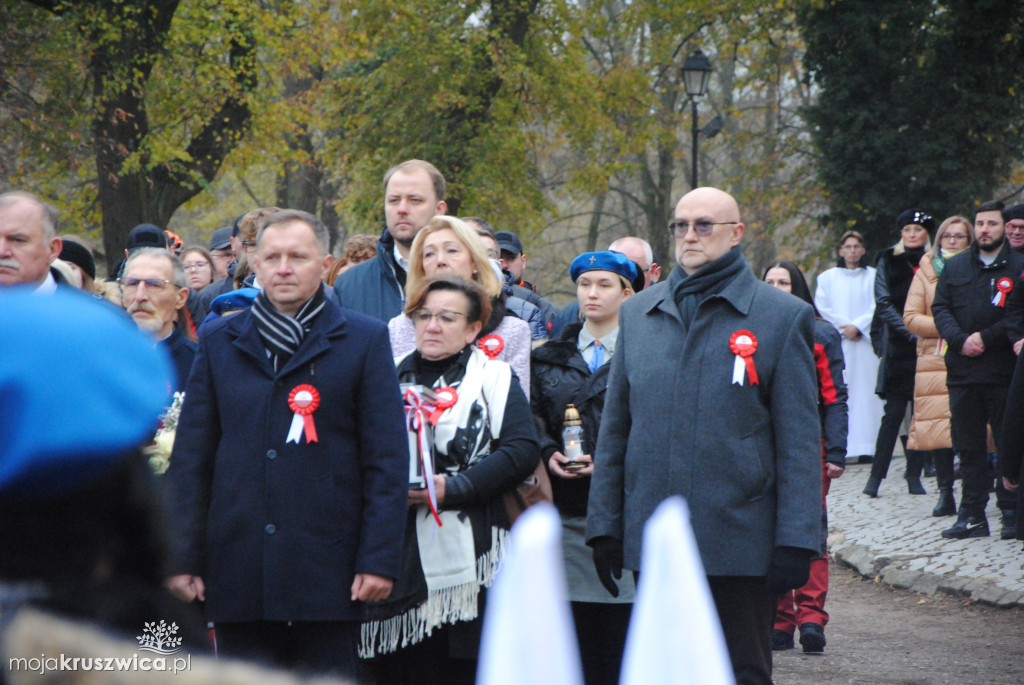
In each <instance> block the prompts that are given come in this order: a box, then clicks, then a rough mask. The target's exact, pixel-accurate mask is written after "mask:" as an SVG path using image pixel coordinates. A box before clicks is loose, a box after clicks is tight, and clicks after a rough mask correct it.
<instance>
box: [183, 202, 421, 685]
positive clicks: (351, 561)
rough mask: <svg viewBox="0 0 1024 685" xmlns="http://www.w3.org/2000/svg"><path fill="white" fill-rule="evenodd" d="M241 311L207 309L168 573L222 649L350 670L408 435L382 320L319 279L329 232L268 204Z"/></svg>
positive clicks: (379, 573)
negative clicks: (197, 602)
mask: <svg viewBox="0 0 1024 685" xmlns="http://www.w3.org/2000/svg"><path fill="white" fill-rule="evenodd" d="M256 242H257V249H256V252H255V254H253V255H252V258H253V261H252V263H253V267H254V270H255V273H256V275H257V278H258V280H259V281H260V283H261V284H262V285H263V291H262V292H261V293H260V294H259V295H258V296H257V297H256V300H255V301H254V302H253V305H252V308H251V309H249V310H247V311H243V312H241V313H238V314H235V315H234V316H231V317H227V318H222V319H219V320H217V321H214V322H211V323H210V324H209V325H206V326H204V327H203V330H202V331H201V333H200V346H199V351H198V353H197V354H196V361H195V364H194V368H193V371H192V375H191V376H190V377H189V382H188V386H187V388H186V394H185V404H184V406H183V407H182V411H181V418H180V420H179V425H178V431H177V437H176V440H175V444H174V452H173V454H172V456H171V465H170V468H169V470H168V472H167V476H166V478H167V480H168V489H169V502H170V504H171V507H170V509H169V514H170V515H169V517H168V520H169V522H170V524H171V527H172V533H174V535H173V536H172V541H173V542H175V543H176V545H177V547H178V559H177V564H176V566H177V567H176V569H175V571H176V573H177V574H178V575H175V576H173V577H172V578H171V579H170V580H169V585H170V586H171V588H172V589H173V590H174V591H175V593H176V594H178V595H179V596H180V597H181V598H183V599H185V600H191V599H195V598H199V599H205V600H206V607H205V608H206V613H207V618H208V620H211V621H214V622H215V623H216V627H217V642H218V646H219V648H220V649H221V650H222V652H223V653H225V654H229V655H232V656H243V657H244V656H256V657H260V658H265V659H271V660H273V661H275V662H276V663H277V664H279V665H282V666H285V667H289V668H300V669H313V670H316V671H334V672H339V673H341V674H343V675H348V676H354V673H355V665H356V644H357V639H358V635H359V622H360V620H361V619H362V618H363V606H362V605H361V602H368V601H369V602H372V601H379V600H381V599H384V598H386V597H387V596H388V594H389V593H390V591H391V586H392V582H393V579H394V578H396V577H397V575H398V573H399V569H400V564H401V555H402V540H403V535H404V527H405V518H406V509H407V497H408V481H407V475H408V463H409V454H408V445H407V443H406V437H405V436H406V431H405V421H404V417H403V413H402V400H401V397H400V394H399V390H398V377H397V375H396V373H395V367H394V363H393V361H392V356H391V345H390V343H389V342H388V332H387V328H386V327H385V326H384V325H383V324H381V323H379V322H377V321H374V320H373V319H370V318H368V317H366V316H363V315H361V314H358V313H355V312H351V311H342V310H341V309H340V308H339V307H338V306H337V305H335V304H333V303H332V302H330V301H329V300H328V299H327V297H326V295H325V293H324V290H323V289H322V288H321V280H320V279H321V277H322V276H323V269H324V267H325V265H326V264H327V261H328V259H329V257H328V253H327V245H328V242H329V236H328V234H327V229H326V227H324V225H323V223H322V222H320V220H319V219H317V218H316V217H314V216H312V215H311V214H307V213H305V212H300V211H296V210H286V211H282V212H279V213H278V214H276V215H274V216H271V217H269V218H268V219H267V220H266V223H265V224H264V225H263V227H262V228H261V229H260V231H259V233H258V235H257V238H256Z"/></svg>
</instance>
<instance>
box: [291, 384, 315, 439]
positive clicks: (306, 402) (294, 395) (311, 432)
mask: <svg viewBox="0 0 1024 685" xmlns="http://www.w3.org/2000/svg"><path fill="white" fill-rule="evenodd" d="M319 406H320V392H319V391H318V390H317V389H316V388H314V387H313V386H312V385H309V384H303V385H296V386H295V387H294V388H292V391H291V392H290V393H288V408H289V409H291V410H292V411H293V412H295V415H294V416H293V417H292V425H291V428H289V429H288V439H287V440H285V442H294V443H298V442H299V438H301V437H302V434H303V433H305V434H306V443H307V444H308V443H311V442H317V437H316V425H315V424H314V423H313V412H315V411H316V410H317V407H319Z"/></svg>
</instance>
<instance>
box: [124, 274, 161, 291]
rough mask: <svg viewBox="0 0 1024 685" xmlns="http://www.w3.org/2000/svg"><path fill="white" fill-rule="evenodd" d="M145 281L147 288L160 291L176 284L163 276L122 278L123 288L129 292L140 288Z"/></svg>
mask: <svg viewBox="0 0 1024 685" xmlns="http://www.w3.org/2000/svg"><path fill="white" fill-rule="evenodd" d="M143 283H145V285H146V288H148V289H149V290H156V291H160V290H163V289H164V288H166V287H167V286H169V285H174V284H173V283H171V281H168V280H165V279H163V278H128V277H127V276H124V277H122V278H121V289H122V290H124V291H126V292H128V291H133V290H138V289H139V285H141V284H143Z"/></svg>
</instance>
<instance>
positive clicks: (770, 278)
mask: <svg viewBox="0 0 1024 685" xmlns="http://www.w3.org/2000/svg"><path fill="white" fill-rule="evenodd" d="M764 281H765V282H766V283H767V284H768V285H771V286H773V287H775V288H778V289H779V290H782V291H784V292H787V293H790V294H792V295H796V296H797V297H799V298H800V299H801V300H803V301H804V302H806V303H807V304H809V305H811V306H812V307H814V300H813V299H812V298H811V291H810V289H809V288H808V287H807V280H806V279H805V278H804V275H803V273H802V272H801V271H800V268H799V267H798V266H797V265H796V264H793V263H792V262H782V261H780V262H773V263H772V264H770V265H769V266H768V268H767V269H766V270H765V272H764ZM814 314H815V316H816V317H817V318H816V320H815V322H814V363H815V366H816V367H817V371H818V389H819V395H818V412H819V415H820V417H821V458H822V462H821V467H822V469H821V471H822V472H821V550H820V555H819V556H818V557H817V558H815V559H814V560H813V561H811V576H810V579H809V580H808V581H807V584H806V585H804V586H803V587H802V588H799V589H797V590H794V591H792V592H787V593H786V594H784V595H782V597H780V598H779V604H778V607H777V608H776V614H775V628H774V630H772V649H774V650H783V649H790V648H792V647H793V633H794V632H795V631H796V628H797V627H798V626H799V628H800V644H801V646H802V647H803V650H804V651H805V652H822V651H824V650H825V625H826V624H827V623H828V612H827V611H825V596H826V595H827V594H828V548H827V545H826V539H827V538H828V514H827V511H826V507H825V497H826V496H827V495H828V490H829V485H830V484H831V482H832V479H833V478H839V477H840V476H842V475H843V471H844V469H845V467H846V432H847V406H846V381H845V380H844V371H843V344H842V339H841V338H840V337H839V332H838V331H837V330H836V329H835V327H833V326H832V324H830V323H828V322H827V321H825V319H823V318H822V317H821V315H820V314H819V313H818V309H817V307H814Z"/></svg>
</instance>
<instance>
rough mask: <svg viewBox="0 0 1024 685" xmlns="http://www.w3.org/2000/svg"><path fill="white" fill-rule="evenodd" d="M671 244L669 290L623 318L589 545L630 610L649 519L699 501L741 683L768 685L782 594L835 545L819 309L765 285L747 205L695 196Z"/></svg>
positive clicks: (698, 521)
mask: <svg viewBox="0 0 1024 685" xmlns="http://www.w3.org/2000/svg"><path fill="white" fill-rule="evenodd" d="M669 229H670V230H671V232H672V235H673V236H674V237H675V253H676V262H677V265H676V267H675V268H674V269H673V270H672V273H671V274H670V275H669V277H668V280H667V281H665V282H663V283H658V284H655V285H653V286H651V287H650V288H645V289H644V290H643V291H642V292H639V293H637V294H636V295H634V296H633V297H631V298H629V300H627V301H626V302H625V303H624V304H623V305H622V310H621V314H620V321H621V328H620V331H619V339H618V343H617V350H616V353H615V356H614V357H613V358H612V362H611V371H610V375H609V380H608V394H607V398H606V400H605V406H606V407H614V409H615V410H614V411H606V412H605V414H604V420H603V421H602V424H601V431H600V435H599V437H598V442H597V449H596V452H595V458H594V462H595V464H594V476H593V482H592V484H591V488H590V500H589V509H588V516H587V542H588V544H589V545H590V546H591V547H593V549H594V565H595V568H596V569H597V573H598V576H599V577H600V578H601V580H602V582H603V583H604V584H605V586H606V587H607V588H608V590H609V592H611V594H613V595H614V594H616V592H617V588H616V585H615V582H614V578H616V577H620V576H621V572H622V570H623V569H624V568H625V569H630V570H632V571H635V572H639V574H640V575H641V576H643V574H644V569H643V568H641V567H640V558H641V542H642V539H643V526H644V522H645V521H646V520H647V518H648V516H650V515H651V513H652V512H653V511H654V509H655V507H656V506H657V505H658V504H659V502H661V501H662V500H663V499H665V498H667V497H670V496H672V495H682V496H683V497H685V498H686V499H687V501H688V503H689V508H690V512H691V522H692V524H693V528H694V534H695V537H696V540H697V546H698V548H699V550H700V554H701V558H702V561H703V565H704V570H705V572H706V573H707V576H708V584H709V586H710V589H711V593H712V597H713V599H714V601H715V606H716V608H717V610H718V615H719V618H720V620H721V623H722V631H723V634H724V637H725V642H726V645H727V647H728V649H729V655H730V658H731V660H732V665H733V670H734V672H735V675H736V681H737V682H738V683H765V684H767V683H770V682H771V668H772V666H771V664H772V653H771V645H770V636H771V631H772V621H773V619H774V616H775V604H776V602H777V599H778V595H779V594H781V593H782V592H784V591H786V590H792V589H794V588H797V587H801V586H802V585H804V583H806V582H807V578H808V575H809V572H810V564H811V557H812V556H813V555H814V554H815V553H816V550H817V549H818V547H819V545H820V541H819V535H820V526H821V493H820V490H821V443H820V429H819V420H818V408H817V400H816V398H817V393H818V389H817V377H816V373H815V366H814V359H813V353H812V350H813V331H814V310H813V309H812V308H811V307H810V306H809V305H808V304H806V303H804V302H802V301H801V300H799V299H798V298H796V297H793V296H792V295H788V294H786V293H783V292H781V291H779V290H776V289H775V288H772V287H771V286H768V285H766V284H764V283H762V282H760V281H759V280H758V279H757V278H755V277H754V275H753V274H752V273H751V272H750V268H749V267H748V266H747V263H746V261H744V259H743V255H742V254H741V252H740V247H739V246H740V241H741V240H742V238H743V234H744V225H743V222H742V220H741V218H740V212H739V208H738V207H737V205H736V201H735V200H734V199H733V197H732V196H731V195H729V194H727V193H725V192H723V191H721V190H718V189H716V188H698V189H696V190H693V191H691V192H690V193H687V194H686V195H684V196H683V198H682V199H681V200H680V201H679V203H678V204H677V205H676V209H675V219H674V221H672V223H671V224H670V226H669ZM651 388H656V389H657V390H658V397H659V401H657V402H652V401H651V398H650V395H649V393H648V392H647V391H646V390H647V389H651ZM641 582H642V581H641Z"/></svg>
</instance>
